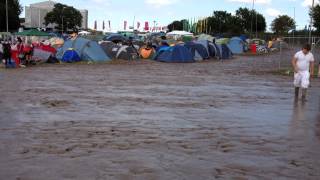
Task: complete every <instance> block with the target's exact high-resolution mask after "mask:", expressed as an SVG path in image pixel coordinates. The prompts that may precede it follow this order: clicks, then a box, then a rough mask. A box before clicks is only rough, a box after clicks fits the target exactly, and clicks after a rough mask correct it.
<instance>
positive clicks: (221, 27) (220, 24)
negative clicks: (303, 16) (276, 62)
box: [168, 5, 320, 36]
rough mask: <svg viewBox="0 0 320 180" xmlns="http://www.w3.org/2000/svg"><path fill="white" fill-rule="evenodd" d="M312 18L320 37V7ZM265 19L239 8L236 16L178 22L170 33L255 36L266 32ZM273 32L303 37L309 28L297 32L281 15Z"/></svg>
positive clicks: (216, 15) (226, 14)
mask: <svg viewBox="0 0 320 180" xmlns="http://www.w3.org/2000/svg"><path fill="white" fill-rule="evenodd" d="M309 15H310V17H311V18H312V19H313V27H315V29H316V30H315V33H316V34H317V35H320V5H316V6H315V7H314V8H310V11H309ZM266 27H267V24H266V20H265V17H264V16H263V15H262V14H260V13H258V12H256V11H255V10H250V9H248V8H239V9H238V10H236V12H235V15H232V14H231V13H229V12H227V11H214V12H213V13H212V15H211V16H209V17H206V18H203V19H200V20H197V21H196V20H193V21H192V20H191V21H190V20H187V19H183V20H180V21H178V20H176V21H173V22H172V23H170V24H169V25H168V29H169V31H173V30H185V31H191V32H193V33H196V34H200V33H207V34H213V35H227V36H228V35H229V36H232V35H239V34H250V35H252V34H255V33H258V34H260V33H264V32H265V31H266ZM271 30H272V31H273V33H274V34H276V35H287V34H288V33H289V32H293V31H295V32H297V33H298V34H301V35H303V34H304V32H306V31H308V30H309V28H308V27H307V26H306V27H305V29H304V30H300V31H297V30H296V22H295V20H294V19H293V18H292V17H290V16H288V15H279V16H278V17H276V18H275V19H274V20H273V21H272V23H271Z"/></svg>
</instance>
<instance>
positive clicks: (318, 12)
mask: <svg viewBox="0 0 320 180" xmlns="http://www.w3.org/2000/svg"><path fill="white" fill-rule="evenodd" d="M310 16H311V18H312V19H313V26H314V27H315V28H316V29H317V32H318V33H319V32H320V5H319V4H318V5H316V6H315V7H313V9H312V8H311V9H310Z"/></svg>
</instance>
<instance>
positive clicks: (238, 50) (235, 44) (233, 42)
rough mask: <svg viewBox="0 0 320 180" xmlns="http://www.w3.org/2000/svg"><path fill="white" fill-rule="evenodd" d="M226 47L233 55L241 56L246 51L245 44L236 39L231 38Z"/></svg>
mask: <svg viewBox="0 0 320 180" xmlns="http://www.w3.org/2000/svg"><path fill="white" fill-rule="evenodd" d="M228 47H229V48H230V50H231V52H232V53H233V54H242V53H244V52H245V51H246V43H245V42H244V41H243V40H242V39H240V38H238V37H233V38H231V39H230V40H229V42H228Z"/></svg>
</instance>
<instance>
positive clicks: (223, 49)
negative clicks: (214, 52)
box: [217, 44, 232, 59]
mask: <svg viewBox="0 0 320 180" xmlns="http://www.w3.org/2000/svg"><path fill="white" fill-rule="evenodd" d="M217 47H218V48H219V51H220V54H219V58H220V59H231V58H232V51H231V50H230V49H229V47H228V46H227V45H226V44H217Z"/></svg>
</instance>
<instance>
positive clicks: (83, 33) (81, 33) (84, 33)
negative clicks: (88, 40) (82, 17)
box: [79, 31, 91, 35]
mask: <svg viewBox="0 0 320 180" xmlns="http://www.w3.org/2000/svg"><path fill="white" fill-rule="evenodd" d="M89 34H91V33H90V32H88V31H81V32H79V35H89Z"/></svg>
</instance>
